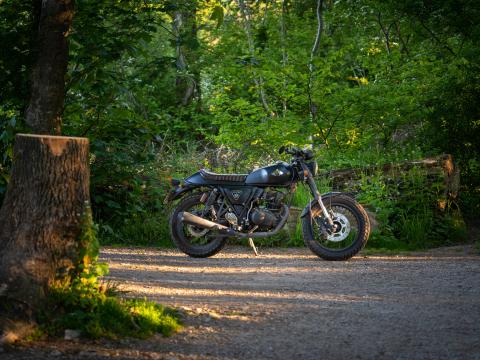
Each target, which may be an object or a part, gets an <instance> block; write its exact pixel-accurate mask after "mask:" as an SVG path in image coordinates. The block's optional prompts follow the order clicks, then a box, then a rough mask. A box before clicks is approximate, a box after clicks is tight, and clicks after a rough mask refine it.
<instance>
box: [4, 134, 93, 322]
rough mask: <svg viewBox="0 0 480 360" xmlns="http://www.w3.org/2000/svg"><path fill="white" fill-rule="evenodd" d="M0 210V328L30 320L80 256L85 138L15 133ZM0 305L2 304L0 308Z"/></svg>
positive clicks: (85, 194) (86, 200)
mask: <svg viewBox="0 0 480 360" xmlns="http://www.w3.org/2000/svg"><path fill="white" fill-rule="evenodd" d="M14 156H15V162H14V164H13V168H12V176H11V180H10V183H9V184H8V189H7V193H6V196H5V200H4V203H3V206H2V208H1V210H0V304H1V305H0V326H1V327H2V328H3V329H4V330H5V329H6V328H8V327H11V325H12V324H15V322H16V321H24V322H27V323H28V322H31V321H32V320H34V319H33V316H34V310H35V309H37V308H38V307H41V305H42V302H43V301H44V299H45V296H46V293H47V290H48V288H49V286H50V285H51V284H52V283H53V282H54V281H56V280H62V279H66V278H67V277H68V275H69V272H70V271H71V270H72V269H73V267H74V265H75V262H76V261H77V260H78V257H79V250H80V243H79V237H80V234H81V233H82V227H83V222H84V219H85V215H86V212H88V211H89V201H90V195H89V176H90V172H89V163H88V139H86V138H72V137H59V136H47V135H25V134H18V135H17V137H16V142H15V148H14ZM2 305H3V306H2Z"/></svg>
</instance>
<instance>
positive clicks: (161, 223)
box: [99, 213, 173, 248]
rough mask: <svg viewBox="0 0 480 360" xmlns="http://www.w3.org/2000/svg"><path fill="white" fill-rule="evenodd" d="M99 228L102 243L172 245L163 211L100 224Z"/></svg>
mask: <svg viewBox="0 0 480 360" xmlns="http://www.w3.org/2000/svg"><path fill="white" fill-rule="evenodd" d="M99 228H100V234H99V235H100V239H101V243H102V245H108V246H116V245H117V246H150V247H154V246H159V247H167V248H168V247H170V248H171V247H173V243H172V241H171V240H170V232H169V229H168V216H166V215H165V214H163V213H153V214H149V216H148V217H145V218H139V219H129V220H127V221H124V222H123V223H120V224H116V225H107V224H101V225H100V226H99Z"/></svg>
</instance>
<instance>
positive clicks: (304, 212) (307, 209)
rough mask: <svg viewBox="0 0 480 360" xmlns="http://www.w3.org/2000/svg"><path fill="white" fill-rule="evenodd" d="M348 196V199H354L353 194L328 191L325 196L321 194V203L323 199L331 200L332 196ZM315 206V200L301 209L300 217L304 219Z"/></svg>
mask: <svg viewBox="0 0 480 360" xmlns="http://www.w3.org/2000/svg"><path fill="white" fill-rule="evenodd" d="M342 195H343V196H350V197H352V198H353V197H354V196H353V194H351V193H344V192H340V191H330V192H328V193H325V194H322V201H324V200H325V199H328V198H331V197H334V196H342ZM316 206H318V203H317V201H316V200H312V201H311V202H310V204H308V205H307V206H305V208H304V209H303V211H302V214H301V215H300V217H302V218H303V217H305V216H307V215H308V214H309V213H310V209H313V208H315V207H316Z"/></svg>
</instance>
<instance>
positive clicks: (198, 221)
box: [178, 211, 231, 230]
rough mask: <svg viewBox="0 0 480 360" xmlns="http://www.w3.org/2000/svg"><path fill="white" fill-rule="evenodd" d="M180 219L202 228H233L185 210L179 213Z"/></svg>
mask: <svg viewBox="0 0 480 360" xmlns="http://www.w3.org/2000/svg"><path fill="white" fill-rule="evenodd" d="M178 220H180V221H182V222H183V223H185V224H188V225H193V226H196V227H199V228H202V229H208V230H231V229H230V228H228V227H227V226H225V225H222V224H218V223H216V222H213V221H210V220H207V219H204V218H202V217H200V216H197V215H193V214H192V213H189V212H188V211H183V212H181V213H178Z"/></svg>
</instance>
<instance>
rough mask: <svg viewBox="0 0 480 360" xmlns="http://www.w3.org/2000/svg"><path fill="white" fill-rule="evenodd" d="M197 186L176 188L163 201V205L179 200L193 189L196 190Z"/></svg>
mask: <svg viewBox="0 0 480 360" xmlns="http://www.w3.org/2000/svg"><path fill="white" fill-rule="evenodd" d="M198 187H199V186H192V185H184V186H176V187H175V188H174V189H173V190H171V191H170V192H169V193H168V195H167V197H166V198H165V200H164V201H163V203H164V204H168V203H169V202H172V201H174V200H177V199H180V198H181V197H182V196H184V195H185V194H186V193H188V192H190V191H192V190H193V189H196V188H198Z"/></svg>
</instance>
